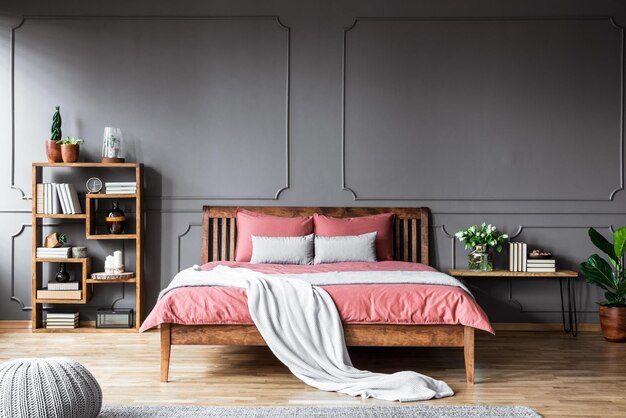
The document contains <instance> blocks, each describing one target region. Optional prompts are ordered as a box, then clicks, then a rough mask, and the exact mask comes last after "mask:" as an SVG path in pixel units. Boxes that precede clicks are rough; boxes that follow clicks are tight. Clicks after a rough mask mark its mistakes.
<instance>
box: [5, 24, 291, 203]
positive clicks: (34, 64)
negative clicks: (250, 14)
mask: <svg viewBox="0 0 626 418" xmlns="http://www.w3.org/2000/svg"><path fill="white" fill-rule="evenodd" d="M288 82H289V30H288V28H286V27H284V26H283V25H282V24H280V22H279V21H278V20H277V19H276V18H271V17H270V18H259V19H256V18H235V17H232V18H217V19H210V18H199V19H156V18H150V19H124V18H77V19H65V18H46V19H40V18H27V19H26V20H25V21H24V22H23V24H22V25H21V26H20V27H18V28H17V29H15V30H14V88H15V90H14V97H15V144H16V146H15V148H16V149H15V170H16V179H15V182H16V184H17V185H19V186H20V187H21V188H22V189H24V188H26V189H27V188H28V187H29V181H30V168H29V165H30V162H32V161H33V159H37V160H42V159H44V158H45V155H44V153H43V147H37V149H35V150H34V151H35V152H33V150H32V149H31V148H30V147H28V146H24V145H27V144H29V143H30V140H31V139H34V138H37V139H39V140H40V141H43V140H44V139H45V138H47V137H48V136H49V132H48V130H49V128H48V126H47V124H33V123H32V120H33V118H35V119H37V120H47V119H50V117H51V112H52V111H53V110H54V106H55V105H61V109H62V115H63V116H64V118H65V123H64V125H63V130H64V132H63V133H64V135H68V134H69V135H71V136H77V137H83V138H87V139H88V141H87V142H86V144H85V146H83V147H82V150H81V151H82V152H84V153H85V154H84V155H85V156H86V157H87V158H91V159H97V158H98V157H99V152H100V149H101V146H102V144H101V140H100V138H101V137H102V130H103V127H104V126H116V127H121V128H122V131H123V133H124V139H125V140H126V143H127V149H128V150H129V152H128V153H129V157H130V160H135V159H137V160H139V161H142V162H144V163H145V164H147V165H151V166H155V165H158V166H159V170H158V173H155V174H158V176H159V178H158V181H159V182H160V186H161V187H160V188H161V190H154V189H152V190H151V193H156V194H157V195H158V196H162V197H166V198H172V197H183V196H184V197H189V196H191V197H194V198H195V197H209V198H218V197H236V198H261V199H274V198H275V197H276V195H277V194H278V193H279V192H280V191H281V190H282V189H283V188H285V187H287V186H288V178H287V176H288V161H287V158H288ZM85 109H89V110H88V111H85ZM183 166H184V170H185V172H186V173H189V174H190V175H189V176H185V177H184V178H181V177H180V176H179V175H178V173H180V170H181V167H183ZM236 166H239V167H245V169H241V170H233V169H232V168H233V167H236ZM148 175H150V173H148ZM148 180H152V181H151V183H155V180H156V179H155V178H148ZM26 194H27V195H30V193H28V192H26Z"/></svg>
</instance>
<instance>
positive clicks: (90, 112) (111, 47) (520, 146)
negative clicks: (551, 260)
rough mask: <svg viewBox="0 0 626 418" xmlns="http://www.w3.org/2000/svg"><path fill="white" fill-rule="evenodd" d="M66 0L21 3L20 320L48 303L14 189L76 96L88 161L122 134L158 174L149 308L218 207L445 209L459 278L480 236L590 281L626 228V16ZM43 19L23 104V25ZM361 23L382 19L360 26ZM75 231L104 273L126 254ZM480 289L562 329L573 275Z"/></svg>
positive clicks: (441, 236)
mask: <svg viewBox="0 0 626 418" xmlns="http://www.w3.org/2000/svg"><path fill="white" fill-rule="evenodd" d="M53 3H54V4H53ZM53 3H51V2H46V1H43V0H33V1H28V2H24V1H15V0H5V1H3V2H1V3H0V145H2V146H3V152H1V153H0V186H1V185H4V186H3V187H0V319H27V318H28V317H29V314H30V313H29V311H28V310H26V311H24V310H22V307H21V305H20V304H19V303H17V302H16V301H11V300H10V297H11V293H12V292H14V293H15V294H16V295H17V296H18V297H19V298H21V299H22V300H23V301H24V302H25V306H26V307H27V305H29V304H30V303H28V299H29V295H30V226H29V224H30V203H31V202H30V200H28V198H23V197H22V195H21V193H16V191H14V190H11V188H10V187H9V185H10V184H11V183H13V182H15V184H17V185H18V186H19V187H21V188H24V189H25V190H24V191H25V193H26V195H30V190H29V187H30V163H31V162H32V161H42V160H43V159H44V158H45V157H44V147H43V141H44V139H46V138H47V136H48V132H49V125H50V117H51V110H52V109H53V107H54V106H55V105H57V104H60V105H61V106H62V110H63V118H64V134H68V135H75V136H76V135H77V136H83V137H85V139H87V143H86V144H85V145H84V147H82V149H81V155H82V156H83V159H90V160H96V159H97V157H98V154H99V151H100V144H101V137H102V128H103V127H104V126H105V125H108V124H113V125H119V126H120V127H122V128H123V129H124V133H125V135H126V137H127V139H129V140H130V141H129V143H130V145H131V146H130V152H129V159H130V160H137V161H142V162H144V163H145V164H146V177H147V182H146V186H147V194H148V196H149V198H148V199H147V202H146V206H147V213H146V220H147V223H146V242H145V244H146V264H145V278H146V281H145V285H146V289H145V290H146V293H145V295H146V305H147V306H146V308H147V309H150V308H151V307H152V305H153V304H154V302H155V301H156V298H157V295H158V292H159V291H160V289H161V288H163V287H164V286H166V285H167V283H168V282H169V281H170V280H171V278H172V276H173V275H174V274H175V273H176V272H177V271H178V269H179V267H183V268H184V267H187V266H189V265H192V264H195V263H198V262H199V254H200V228H199V223H200V221H201V207H202V205H203V204H209V205H220V204H222V205H264V204H270V205H324V206H354V205H358V206H373V205H377V206H404V205H406V206H428V207H430V208H431V210H432V212H433V217H432V218H433V219H432V225H433V226H432V228H431V230H432V241H433V242H432V244H433V254H432V256H433V260H434V263H435V265H436V266H437V267H438V268H440V269H441V270H446V269H448V268H450V267H453V266H456V267H463V266H465V263H466V257H467V251H466V250H465V249H463V247H462V246H461V245H460V244H459V243H458V242H456V241H455V240H454V239H453V235H452V234H454V232H456V231H457V230H458V229H460V228H462V227H465V226H467V225H469V224H472V223H476V222H482V221H487V222H490V223H494V224H496V225H498V227H500V228H502V229H503V230H505V231H506V232H508V233H511V234H515V233H517V232H519V231H521V233H520V235H519V237H518V238H519V239H523V240H526V241H528V242H529V243H531V244H533V245H537V246H545V247H549V248H550V249H552V250H554V252H555V254H557V256H558V259H559V263H560V266H562V267H574V268H575V267H576V266H577V264H578V263H579V262H580V261H581V260H582V259H584V258H585V257H586V256H587V255H588V254H589V253H590V252H591V251H592V248H591V245H590V243H589V242H588V239H587V237H586V229H587V228H588V227H589V226H596V227H602V228H603V229H602V231H603V233H605V234H607V235H608V233H609V231H608V229H607V228H606V227H608V226H613V227H617V226H619V225H626V193H625V192H624V191H619V192H617V193H615V194H614V195H613V196H612V197H613V199H612V200H610V199H609V198H610V197H611V193H612V192H613V191H615V190H618V189H619V188H620V187H621V184H622V171H623V168H624V167H623V162H624V150H623V149H621V150H620V146H621V145H622V137H621V132H620V131H621V126H620V120H621V117H622V114H621V110H623V109H621V107H622V103H621V95H622V89H621V87H622V86H621V80H622V77H623V74H622V70H623V68H622V66H623V63H622V57H621V55H622V53H623V51H622V48H623V45H622V38H621V37H622V31H621V29H620V28H617V27H615V26H614V25H613V24H612V23H611V21H610V20H609V19H608V18H605V17H604V16H612V17H613V18H614V19H615V22H617V23H618V24H621V25H622V26H623V25H624V24H625V23H626V2H616V1H612V0H597V1H594V2H588V1H584V0H575V1H572V0H554V1H550V2H528V1H523V0H520V1H510V2H493V1H489V0H469V1H460V0H459V1H455V0H452V1H447V2H441V1H434V0H433V1H421V2H412V1H408V0H407V1H396V2H378V1H370V0H345V1H342V2H334V1H326V0H322V1H319V2H315V3H311V2H305V1H290V0H277V1H272V2H259V1H253V0H241V1H237V2H223V1H213V0H189V1H186V2H184V3H180V2H178V3H177V2H168V1H164V0H136V1H133V2H122V1H111V2H75V1H71V0H59V1H55V2H53ZM67 15H74V16H83V17H79V18H75V19H67V18H63V17H62V16H67ZM156 15H162V16H161V17H159V18H157V16H156ZM581 15H582V17H583V18H584V19H581V18H572V16H581ZM23 16H31V17H27V18H26V20H25V21H24V25H23V26H21V27H19V28H18V29H16V30H15V31H14V34H15V39H14V40H15V48H14V52H15V72H14V75H15V84H14V86H15V88H16V90H15V95H14V96H13V95H11V83H10V80H11V74H12V71H11V68H12V67H11V60H10V53H11V28H14V27H16V26H18V25H19V23H20V21H21V18H22V17H23ZM33 16H39V17H33ZM246 16H249V17H246ZM273 16H278V17H279V18H280V22H283V23H284V25H285V26H287V27H289V28H290V29H289V30H287V29H286V27H285V26H283V25H281V24H279V21H278V20H277V18H275V17H273ZM358 16H369V18H359V19H358V23H357V24H356V26H355V27H354V28H352V29H351V30H348V31H346V30H345V29H346V28H348V27H350V25H351V24H352V23H353V22H354V21H355V18H356V17H358ZM394 16H395V17H394ZM476 16H484V17H485V18H476ZM536 16H539V17H540V18H536ZM542 16H543V17H542ZM397 17H400V18H401V19H400V21H398V19H397ZM489 17H492V18H489ZM344 34H345V35H346V41H347V43H346V45H345V47H346V54H347V55H346V59H347V61H346V64H347V68H346V74H345V75H346V77H345V80H344V77H343V71H342V66H343V64H344V63H343V59H342V58H343V48H344V42H343V41H344V38H343V36H344ZM287 59H289V62H288V61H287ZM344 81H345V84H344ZM288 83H289V84H288ZM344 87H346V106H345V111H346V126H345V128H346V137H345V140H346V142H345V145H346V150H345V151H346V152H345V154H343V153H342V143H343V142H342V140H343V136H342V128H343V126H342V115H343V110H344V106H343V103H342V94H343V92H344V90H343V88H344ZM12 97H14V98H15V105H16V106H15V125H13V123H12V120H13V118H12V110H13V108H12V106H11V104H12V102H11V98H12ZM355 118H357V119H355ZM13 127H15V140H16V143H15V147H14V149H13V150H12V147H11V144H12V128H13ZM287 127H288V129H287ZM530 149H537V150H540V151H541V153H540V154H539V155H530V154H529V150H530ZM475 150H478V151H482V152H478V153H475ZM176 153H178V154H176ZM460 156H462V157H464V158H465V160H467V159H470V160H471V161H470V162H467V161H465V160H464V159H462V158H460ZM344 157H345V163H346V164H345V166H344V165H343V164H342V161H343V158H344ZM547 169H549V171H548V170H547ZM425 173H426V175H424V174H425ZM512 173H513V174H512ZM98 174H100V175H102V173H100V172H97V171H92V170H83V171H80V172H67V171H65V170H60V169H58V170H56V171H55V172H54V176H51V177H49V178H48V179H47V181H51V180H53V179H54V180H56V181H60V182H66V181H72V182H74V183H75V184H77V185H78V186H79V188H82V184H83V183H84V180H86V179H87V178H88V177H89V176H91V175H98ZM342 174H345V179H343V177H342ZM109 177H110V180H122V178H113V176H109ZM342 180H345V185H347V186H348V187H350V188H352V189H354V191H355V192H356V194H357V196H358V197H359V199H358V200H357V201H356V202H355V201H354V196H353V194H352V193H350V191H349V190H347V191H346V190H343V189H342ZM286 186H289V187H288V188H287V189H286V190H284V191H283V192H282V193H279V192H280V191H281V190H282V189H283V188H285V187H286ZM277 194H278V196H277ZM276 197H278V198H277V199H275V198H276ZM468 197H469V198H473V199H479V200H471V201H468V200H465V199H467V198H468ZM251 198H258V199H251ZM381 198H382V199H388V200H380V199H381ZM432 198H435V199H442V200H428V199H432ZM449 199H452V200H449ZM503 199H506V200H503ZM515 199H523V200H515ZM546 199H547V200H546ZM560 199H573V200H569V201H566V200H560ZM131 215H132V214H131ZM22 225H25V226H24V228H23V229H24V230H23V231H22V232H21V233H20V232H19V231H20V230H21V228H22ZM64 225H65V223H64ZM67 225H68V226H64V227H60V228H62V230H63V231H64V232H68V233H69V234H70V235H71V236H72V239H75V240H76V243H77V244H81V243H83V244H85V243H86V244H87V246H88V247H89V251H90V253H91V254H92V255H93V257H94V264H95V265H96V266H97V265H100V266H101V265H102V260H103V256H104V254H106V253H107V252H111V251H112V250H113V249H114V248H113V246H114V245H115V243H114V242H106V243H96V242H93V241H89V242H86V241H82V240H81V238H80V232H78V231H80V228H79V227H77V226H75V225H72V224H71V223H69V222H68V223H67ZM520 228H521V229H520ZM13 235H15V236H13ZM125 251H126V252H127V257H128V256H129V255H130V254H132V249H131V248H126V249H125ZM499 260H500V264H499V265H500V266H504V264H503V260H502V258H499ZM469 285H470V286H471V289H472V291H473V292H474V294H475V295H476V297H477V299H478V300H479V302H480V303H481V305H482V306H483V307H484V308H485V310H486V311H487V313H488V314H489V316H490V318H491V319H492V320H493V321H496V322H503V321H512V322H517V321H520V322H559V321H560V312H558V309H559V304H558V285H557V284H556V282H553V281H547V280H545V281H515V282H513V283H512V287H511V289H509V287H508V283H507V281H502V280H491V281H488V280H473V281H471V282H470V283H469ZM12 286H13V290H12ZM576 289H577V302H578V303H577V305H578V308H579V309H580V310H581V311H583V313H582V320H583V321H586V322H595V321H597V313H596V312H597V306H596V304H595V302H597V301H598V300H599V299H600V297H601V295H600V294H599V293H598V291H597V289H595V288H593V287H590V286H589V285H587V284H586V283H584V282H583V281H582V280H580V281H579V282H578V283H577V287H576ZM96 290H97V293H96V294H95V295H94V299H93V303H92V304H91V307H90V308H81V309H80V310H81V313H82V314H83V315H84V316H86V317H87V318H89V317H92V316H93V313H94V312H93V310H94V309H95V308H97V307H99V306H111V304H113V303H115V306H129V305H131V304H132V301H133V295H132V292H131V289H130V288H129V289H124V287H123V286H122V285H120V286H100V287H99V288H98V289H96ZM509 291H511V295H512V298H513V299H515V300H517V301H519V302H520V303H521V304H522V308H520V306H519V305H518V304H516V303H515V302H512V301H509V296H510V295H509Z"/></svg>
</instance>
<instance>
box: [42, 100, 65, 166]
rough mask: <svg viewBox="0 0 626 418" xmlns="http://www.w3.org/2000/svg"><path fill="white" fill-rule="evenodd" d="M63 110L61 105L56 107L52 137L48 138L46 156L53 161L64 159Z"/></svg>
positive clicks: (51, 130) (51, 131)
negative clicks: (62, 151) (62, 149)
mask: <svg viewBox="0 0 626 418" xmlns="http://www.w3.org/2000/svg"><path fill="white" fill-rule="evenodd" d="M60 140H61V112H60V110H59V106H57V107H56V110H55V112H54V115H52V127H51V129H50V139H48V140H46V158H47V159H48V161H49V162H51V163H60V162H61V161H63V159H62V156H61V145H60V144H59V141H60Z"/></svg>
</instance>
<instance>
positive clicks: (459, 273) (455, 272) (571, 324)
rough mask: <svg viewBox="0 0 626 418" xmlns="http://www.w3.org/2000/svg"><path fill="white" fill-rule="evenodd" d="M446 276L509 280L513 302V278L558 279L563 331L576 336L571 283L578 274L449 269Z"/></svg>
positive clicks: (560, 271) (565, 271)
mask: <svg viewBox="0 0 626 418" xmlns="http://www.w3.org/2000/svg"><path fill="white" fill-rule="evenodd" d="M448 274H450V276H452V277H456V278H458V279H463V278H470V277H474V278H479V277H482V278H495V277H502V278H506V279H508V280H509V300H513V298H512V295H511V287H510V281H511V279H514V278H520V279H531V280H532V279H534V278H543V279H559V289H560V291H561V317H562V319H563V330H564V331H565V332H567V333H568V334H571V335H572V336H573V337H575V336H576V335H578V319H577V315H576V293H575V292H574V289H573V286H572V282H573V280H574V279H576V278H578V273H577V272H575V271H572V270H557V271H555V272H541V273H539V272H525V271H508V270H494V271H473V270H467V269H450V270H448ZM564 279H565V280H566V282H567V315H568V316H567V318H568V321H567V323H566V321H565V304H564V303H563V280H564Z"/></svg>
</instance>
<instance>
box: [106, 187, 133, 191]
mask: <svg viewBox="0 0 626 418" xmlns="http://www.w3.org/2000/svg"><path fill="white" fill-rule="evenodd" d="M106 189H107V190H113V191H127V192H131V191H132V192H135V191H137V188H136V187H107V188H106Z"/></svg>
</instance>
